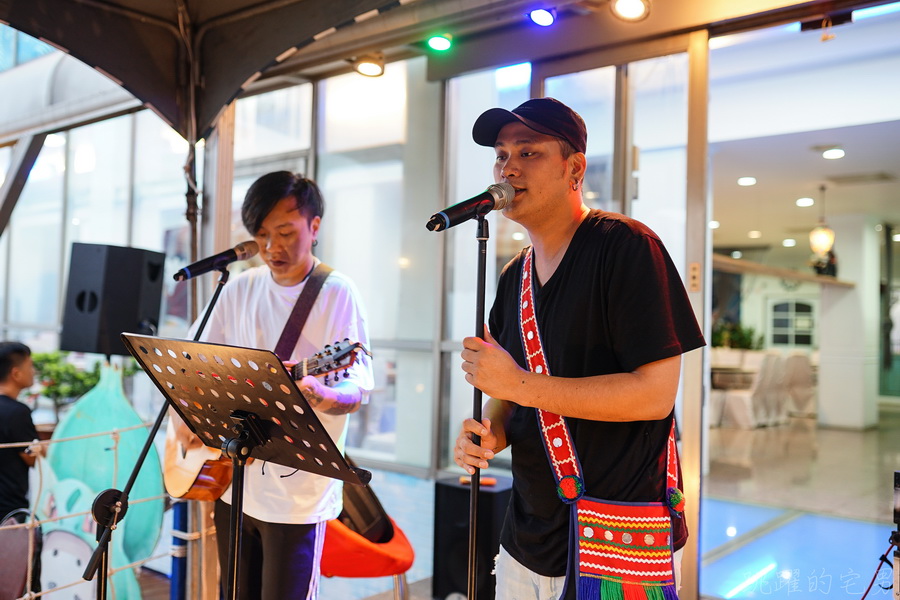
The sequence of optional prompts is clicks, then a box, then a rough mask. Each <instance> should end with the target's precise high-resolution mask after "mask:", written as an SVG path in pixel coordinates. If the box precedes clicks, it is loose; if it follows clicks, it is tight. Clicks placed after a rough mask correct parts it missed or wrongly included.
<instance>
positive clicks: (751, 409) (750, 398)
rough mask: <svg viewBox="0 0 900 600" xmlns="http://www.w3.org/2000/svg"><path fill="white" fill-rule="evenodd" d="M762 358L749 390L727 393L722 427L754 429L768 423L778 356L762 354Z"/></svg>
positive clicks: (723, 408) (729, 391)
mask: <svg viewBox="0 0 900 600" xmlns="http://www.w3.org/2000/svg"><path fill="white" fill-rule="evenodd" d="M754 354H755V353H754ZM760 358H761V359H762V364H761V365H760V366H759V370H758V371H756V375H755V376H754V377H753V383H752V384H751V386H750V388H749V389H746V390H728V391H726V392H725V402H724V404H723V406H722V427H732V428H735V429H753V428H754V427H759V426H762V425H766V424H767V423H768V412H769V410H768V400H769V399H768V396H767V394H768V387H769V382H770V381H771V379H772V378H773V376H774V369H775V368H776V363H777V361H778V356H776V355H774V354H768V353H762V355H761V357H760Z"/></svg>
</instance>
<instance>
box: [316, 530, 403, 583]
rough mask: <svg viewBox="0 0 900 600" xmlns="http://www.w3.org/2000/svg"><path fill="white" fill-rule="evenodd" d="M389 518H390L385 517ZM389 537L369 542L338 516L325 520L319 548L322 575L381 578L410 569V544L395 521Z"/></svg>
mask: <svg viewBox="0 0 900 600" xmlns="http://www.w3.org/2000/svg"><path fill="white" fill-rule="evenodd" d="M388 518H390V517H388ZM391 525H392V526H393V528H394V532H393V535H392V536H391V538H390V539H389V540H388V541H386V542H382V543H375V542H370V541H369V540H367V539H366V538H364V537H363V536H361V535H360V534H358V533H356V532H355V531H353V530H351V529H350V528H349V527H347V526H346V525H344V524H343V523H342V522H341V521H339V520H338V519H332V520H330V521H328V524H327V525H326V527H327V529H326V531H325V546H324V548H323V550H322V566H321V570H322V575H324V576H325V577H384V576H389V575H400V574H402V573H405V572H406V571H408V570H409V568H410V567H411V566H412V564H413V559H415V552H413V548H412V544H410V543H409V540H408V539H407V537H406V535H405V534H404V533H403V530H401V529H400V528H399V527H397V523H395V522H394V520H393V519H391Z"/></svg>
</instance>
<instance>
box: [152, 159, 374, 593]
mask: <svg viewBox="0 0 900 600" xmlns="http://www.w3.org/2000/svg"><path fill="white" fill-rule="evenodd" d="M323 212H324V201H323V199H322V195H321V192H320V191H319V188H318V186H316V184H315V182H313V181H312V180H310V179H306V178H304V177H301V176H299V175H295V174H293V173H290V172H287V171H279V172H274V173H269V174H267V175H264V176H262V177H260V178H259V179H258V180H256V181H255V182H254V183H253V185H251V186H250V189H249V190H248V191H247V194H246V196H245V199H244V203H243V207H242V209H241V217H242V220H243V222H244V226H245V227H246V228H247V231H249V232H250V233H251V234H252V235H253V238H254V240H255V241H256V242H257V243H258V244H259V249H260V257H261V258H262V260H263V262H264V263H265V264H264V265H261V266H258V267H254V268H250V269H247V270H246V271H244V272H242V273H241V274H240V275H238V276H237V277H235V278H234V279H233V280H232V281H231V282H230V283H229V284H228V285H226V286H225V287H224V288H223V289H222V293H221V295H220V297H219V301H218V303H217V304H216V306H215V308H214V309H213V312H212V315H211V317H210V319H209V323H208V326H207V328H206V329H205V330H204V332H203V334H202V336H201V341H207V342H213V343H219V344H229V345H235V346H245V347H252V348H264V349H271V350H275V352H276V354H279V357H280V358H281V359H282V360H283V361H285V363H286V364H289V365H290V364H293V363H294V362H298V361H302V360H304V359H305V358H306V357H310V356H313V355H315V353H316V352H318V351H319V350H321V349H322V348H323V347H325V346H326V345H329V344H334V343H335V342H336V341H340V340H354V341H356V342H359V343H360V344H361V345H362V346H363V347H367V346H368V332H367V326H366V317H365V310H364V308H363V306H362V303H361V301H360V299H359V292H358V291H357V290H356V287H355V286H354V284H353V282H352V281H350V279H348V278H347V277H346V276H345V275H342V274H340V273H338V272H337V271H330V273H328V275H327V278H325V279H324V283H323V284H322V287H321V290H320V291H319V293H318V296H316V298H315V301H314V303H313V304H312V308H311V310H310V312H309V315H308V318H307V319H306V321H305V324H304V325H303V327H302V330H301V331H300V334H299V339H298V341H297V342H296V344H295V345H294V346H293V347H292V348H291V349H290V350H288V351H287V352H283V350H282V349H278V348H276V346H278V345H279V344H278V342H279V339H280V336H282V333H285V334H287V332H286V331H285V327H286V323H287V322H288V321H289V319H290V317H291V314H292V311H293V310H294V306H295V304H296V303H297V299H298V297H299V296H300V294H301V292H302V291H303V289H304V288H305V286H306V284H307V282H308V281H311V280H314V279H315V278H316V276H317V275H314V274H313V270H314V269H316V267H318V266H319V265H320V261H319V260H318V259H317V258H316V257H314V256H313V254H312V247H313V246H314V245H315V244H316V236H317V235H318V231H319V225H320V223H321V220H322V214H323ZM317 273H318V270H317ZM311 275H313V277H310V276H311ZM291 321H292V323H293V322H294V321H293V319H291ZM194 327H195V328H196V327H197V324H195V325H194ZM282 354H286V355H282ZM311 372H317V371H314V370H313V371H311ZM298 375H302V373H298ZM295 378H296V377H295ZM373 385H374V384H373V377H372V368H371V364H370V362H369V360H368V358H367V357H366V356H365V353H364V352H363V353H359V355H358V360H351V361H350V362H349V366H347V367H346V368H342V369H341V372H340V374H339V376H337V375H334V376H332V375H324V376H323V377H322V378H321V379H320V378H318V377H315V376H313V375H306V376H302V377H300V378H299V380H298V382H297V386H298V388H299V389H300V391H301V392H302V393H303V395H304V396H305V398H306V399H307V401H308V402H309V404H310V405H311V406H312V407H313V408H314V409H315V410H316V413H317V416H318V418H319V420H320V421H321V422H322V424H323V425H324V426H325V428H326V429H327V431H328V433H329V434H330V435H331V437H332V439H334V441H335V443H336V444H337V446H338V448H340V449H341V450H343V448H344V443H345V440H346V436H347V429H348V415H349V414H350V413H353V412H356V411H357V410H359V407H360V406H361V405H362V404H363V403H366V402H367V401H368V396H369V393H370V392H371V390H372V388H373ZM173 421H178V423H177V425H178V426H180V428H181V431H180V433H178V432H177V429H178V428H176V434H175V437H176V440H175V441H176V442H177V443H178V444H180V445H181V447H182V449H187V448H191V447H197V446H199V445H202V444H201V442H200V440H199V439H196V438H195V437H194V436H193V434H192V433H190V431H189V430H187V428H186V426H184V425H183V424H181V423H180V420H179V419H173ZM185 431H186V432H187V434H185V433H184V432H185ZM171 435H172V434H170V437H171ZM191 438H194V439H191ZM215 454H216V453H215V452H213V453H212V455H209V456H207V458H215ZM167 462H169V460H168V456H167ZM167 487H169V482H168V481H167ZM170 491H171V490H170ZM229 500H230V493H229V492H226V493H223V494H222V496H221V498H220V499H219V500H218V501H217V502H216V509H215V523H216V529H217V530H218V531H219V532H225V531H228V520H229V513H230V506H229V505H228V504H227V502H228V501H229ZM341 503H342V487H341V482H340V481H339V480H336V479H330V478H326V477H322V476H319V475H315V474H312V473H308V472H304V471H294V470H293V469H290V468H287V467H283V466H281V465H277V464H273V463H266V462H264V461H259V460H257V461H253V462H252V463H250V464H248V465H247V467H246V471H245V480H244V517H243V543H242V546H241V557H240V572H239V573H238V581H239V588H240V595H239V596H238V597H239V598H241V599H247V600H250V599H260V600H276V599H278V600H285V599H288V600H290V599H298V600H300V599H314V598H317V594H318V580H319V557H320V555H321V550H322V543H323V540H324V535H325V523H326V522H327V521H328V520H330V519H334V518H336V517H337V516H338V514H339V513H340V512H341ZM218 548H219V564H220V567H221V571H222V572H223V573H224V572H226V570H227V565H228V550H229V549H228V539H227V536H223V535H219V536H218Z"/></svg>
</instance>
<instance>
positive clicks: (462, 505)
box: [431, 477, 512, 600]
mask: <svg viewBox="0 0 900 600" xmlns="http://www.w3.org/2000/svg"><path fill="white" fill-rule="evenodd" d="M496 479H497V483H496V484H494V485H485V484H484V482H483V481H482V484H481V486H480V487H479V489H478V520H477V522H476V527H477V534H478V539H477V540H476V547H477V556H476V558H477V561H476V565H475V592H476V594H477V596H478V598H477V600H493V598H494V585H495V580H494V576H493V575H492V574H491V572H492V571H493V570H494V557H495V556H497V553H498V552H499V551H500V529H501V527H502V526H503V518H504V517H505V515H506V507H507V506H508V505H509V498H510V496H511V495H512V479H510V478H508V477H497V478H496ZM482 480H484V477H482ZM470 493H471V492H470V489H469V485H468V484H463V483H460V481H459V478H458V477H454V478H445V479H439V480H437V481H436V482H435V486H434V571H433V572H434V575H433V578H432V580H431V582H432V583H431V595H432V596H433V597H434V598H439V599H441V600H444V599H447V598H449V597H451V595H452V598H454V599H455V598H465V595H466V593H467V592H468V588H469V586H468V582H469V498H470Z"/></svg>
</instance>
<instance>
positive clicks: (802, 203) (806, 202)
mask: <svg viewBox="0 0 900 600" xmlns="http://www.w3.org/2000/svg"><path fill="white" fill-rule="evenodd" d="M815 203H816V201H815V200H813V199H812V198H797V201H796V202H795V204H796V205H797V206H799V207H800V208H807V207H809V206H812V205H813V204H815Z"/></svg>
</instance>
